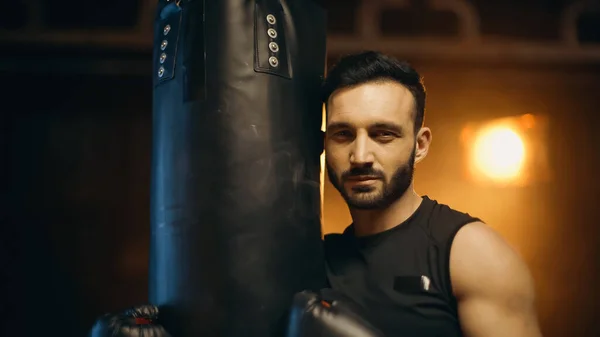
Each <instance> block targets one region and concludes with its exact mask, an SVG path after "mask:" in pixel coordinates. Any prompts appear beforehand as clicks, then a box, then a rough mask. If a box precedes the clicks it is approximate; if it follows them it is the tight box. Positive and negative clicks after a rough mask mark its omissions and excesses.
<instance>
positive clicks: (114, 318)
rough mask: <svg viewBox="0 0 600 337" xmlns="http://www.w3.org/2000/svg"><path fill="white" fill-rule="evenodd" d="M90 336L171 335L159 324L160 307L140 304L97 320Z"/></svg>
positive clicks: (143, 336) (141, 336)
mask: <svg viewBox="0 0 600 337" xmlns="http://www.w3.org/2000/svg"><path fill="white" fill-rule="evenodd" d="M89 337H171V335H170V334H169V333H168V332H167V331H166V330H165V328H163V326H162V325H160V324H158V308H157V307H156V306H154V305H140V306H137V307H133V308H131V309H129V310H126V311H124V312H123V313H121V314H117V315H114V314H106V315H104V316H102V317H100V318H98V320H97V321H96V323H95V324H94V327H93V328H92V330H91V332H90V335H89Z"/></svg>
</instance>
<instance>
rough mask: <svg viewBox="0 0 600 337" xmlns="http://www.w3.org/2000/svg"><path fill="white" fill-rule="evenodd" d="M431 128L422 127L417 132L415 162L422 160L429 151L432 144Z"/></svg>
mask: <svg viewBox="0 0 600 337" xmlns="http://www.w3.org/2000/svg"><path fill="white" fill-rule="evenodd" d="M431 138H432V136H431V130H430V129H429V128H427V127H422V128H421V129H420V130H419V132H418V133H417V138H416V146H415V164H416V163H419V162H421V161H422V160H423V159H425V157H427V153H428V152H429V145H430V144H431Z"/></svg>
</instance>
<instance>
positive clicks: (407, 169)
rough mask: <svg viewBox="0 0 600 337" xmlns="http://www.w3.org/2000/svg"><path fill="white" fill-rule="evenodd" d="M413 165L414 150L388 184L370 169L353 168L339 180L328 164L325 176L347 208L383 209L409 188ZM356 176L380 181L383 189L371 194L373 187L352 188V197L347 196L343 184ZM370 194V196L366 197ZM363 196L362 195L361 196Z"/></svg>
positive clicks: (383, 176) (381, 174) (375, 171)
mask: <svg viewBox="0 0 600 337" xmlns="http://www.w3.org/2000/svg"><path fill="white" fill-rule="evenodd" d="M414 163H415V150H414V149H413V151H412V154H411V156H410V159H409V161H408V162H407V163H406V164H404V165H402V166H400V167H398V169H397V170H396V171H395V172H394V174H393V175H392V179H391V180H390V182H389V183H388V182H387V181H386V179H385V174H384V173H383V172H381V171H379V170H375V169H374V168H372V167H355V168H352V169H350V170H348V171H345V172H343V173H342V176H341V178H340V179H338V177H337V176H336V174H335V173H334V172H333V170H331V167H330V166H329V164H328V165H327V175H328V176H329V180H330V181H331V184H332V185H333V187H335V189H337V190H338V192H340V194H341V195H342V197H343V198H344V200H346V203H347V204H348V207H350V208H353V209H363V210H368V209H384V208H387V207H388V206H390V205H391V204H392V203H394V202H395V201H396V200H398V199H400V197H402V196H403V195H404V193H405V192H406V190H408V188H409V187H410V184H411V183H412V180H413V173H414V167H415V166H414ZM357 175H368V176H373V177H377V178H379V179H381V181H382V182H383V187H382V189H381V190H380V191H379V192H378V193H373V190H374V187H373V186H354V187H353V188H352V191H353V192H354V194H355V195H356V196H354V195H349V194H348V193H347V192H346V190H345V189H344V185H343V183H344V182H345V181H346V180H347V179H348V177H352V176H357ZM367 193H370V194H372V195H369V196H367V195H366V194H367ZM361 194H363V195H361Z"/></svg>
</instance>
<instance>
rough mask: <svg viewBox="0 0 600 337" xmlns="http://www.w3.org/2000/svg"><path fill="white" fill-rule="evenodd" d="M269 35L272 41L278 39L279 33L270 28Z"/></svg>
mask: <svg viewBox="0 0 600 337" xmlns="http://www.w3.org/2000/svg"><path fill="white" fill-rule="evenodd" d="M267 34H269V36H270V37H271V38H272V39H274V38H276V37H277V31H276V30H275V29H273V28H269V30H267Z"/></svg>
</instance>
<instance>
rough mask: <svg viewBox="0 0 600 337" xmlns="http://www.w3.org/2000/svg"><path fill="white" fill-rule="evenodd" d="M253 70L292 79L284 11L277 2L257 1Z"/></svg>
mask: <svg viewBox="0 0 600 337" xmlns="http://www.w3.org/2000/svg"><path fill="white" fill-rule="evenodd" d="M254 13H255V14H254V46H255V51H254V52H255V54H254V70H255V71H257V72H261V73H268V74H273V75H278V76H281V77H284V78H289V79H291V78H292V69H291V62H290V60H289V53H288V50H287V48H288V47H287V43H286V27H285V20H284V16H285V13H284V10H283V7H282V6H281V3H280V2H279V0H257V1H256V8H255V12H254Z"/></svg>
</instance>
